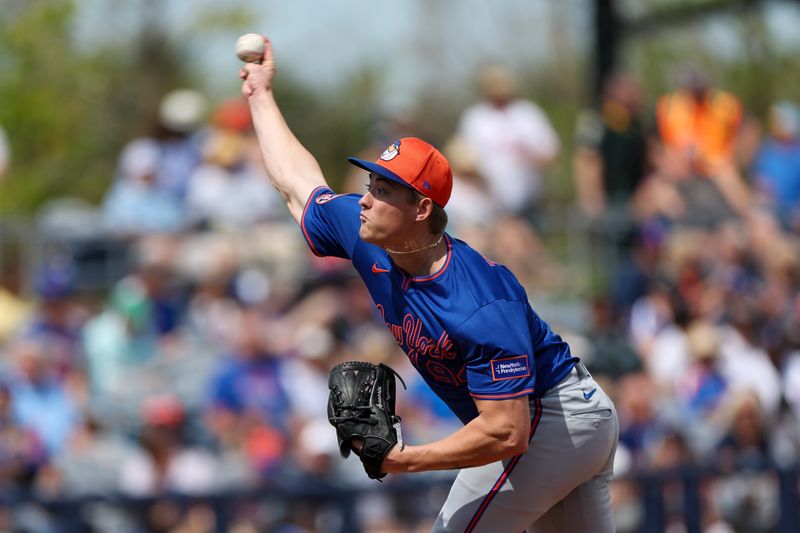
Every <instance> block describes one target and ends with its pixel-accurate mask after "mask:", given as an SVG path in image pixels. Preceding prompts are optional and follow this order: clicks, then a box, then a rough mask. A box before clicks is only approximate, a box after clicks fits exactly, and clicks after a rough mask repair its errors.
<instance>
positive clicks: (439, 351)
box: [301, 187, 578, 424]
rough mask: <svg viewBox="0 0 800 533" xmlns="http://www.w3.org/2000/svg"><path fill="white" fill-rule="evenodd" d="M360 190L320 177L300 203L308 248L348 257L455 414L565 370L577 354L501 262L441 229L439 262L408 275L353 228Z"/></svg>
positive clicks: (537, 385) (550, 380)
mask: <svg viewBox="0 0 800 533" xmlns="http://www.w3.org/2000/svg"><path fill="white" fill-rule="evenodd" d="M358 200H359V196H358V195H352V194H351V195H339V194H334V193H333V191H331V190H330V189H329V188H327V187H318V188H317V189H316V190H314V192H313V193H311V196H310V197H309V199H308V202H307V203H306V207H305V209H304V211H303V217H302V219H301V227H302V230H303V235H304V236H305V238H306V240H307V241H308V244H309V246H310V247H311V250H312V252H314V253H315V254H316V255H319V256H336V257H341V258H345V259H350V260H351V261H352V262H353V266H355V268H356V270H357V271H358V273H359V274H360V275H361V277H362V278H363V279H364V282H365V283H366V285H367V289H368V290H369V292H370V294H371V295H372V299H373V300H374V301H375V305H376V307H377V309H378V313H379V314H380V316H381V319H382V320H383V321H384V323H385V324H386V326H387V327H388V328H389V330H390V331H391V333H392V335H393V336H394V338H395V340H396V341H397V343H398V344H399V345H400V347H401V348H402V349H403V350H404V351H405V352H406V354H408V357H409V359H410V360H411V363H412V364H413V365H414V367H415V368H416V369H417V370H418V371H419V373H420V374H421V375H422V377H423V378H424V380H425V381H426V383H427V384H428V385H429V386H430V387H431V388H432V389H433V391H434V392H435V393H436V394H437V395H438V396H439V397H440V398H442V400H444V402H445V403H446V404H447V405H448V406H449V407H450V409H452V411H453V412H454V413H455V414H456V416H458V418H459V419H461V421H462V422H464V423H465V424H466V423H467V422H469V421H470V420H472V419H473V418H475V417H476V416H478V411H477V408H476V406H475V402H474V401H473V399H479V400H502V399H507V398H516V397H518V396H524V395H534V396H541V395H543V394H544V393H545V392H546V391H547V390H548V389H549V388H551V387H552V386H553V385H555V384H557V383H558V382H559V381H561V380H562V379H564V378H565V377H566V376H567V374H568V373H569V371H570V370H571V369H572V367H573V366H574V365H575V362H577V361H578V359H577V358H576V357H572V356H571V354H570V350H569V346H568V345H567V343H565V342H564V341H563V340H561V337H559V336H558V335H556V334H555V333H553V331H552V330H551V329H550V327H549V326H548V325H547V323H546V322H545V321H544V320H542V319H541V318H540V317H539V315H537V314H536V312H534V310H533V309H532V308H531V306H530V304H529V303H528V296H527V294H526V293H525V289H523V288H522V286H521V285H520V284H519V282H518V281H517V279H516V278H515V277H514V275H513V274H512V273H511V272H510V271H509V270H508V269H507V268H505V267H504V266H502V265H499V264H497V263H494V262H492V261H489V260H487V259H485V258H484V257H483V256H482V255H480V254H479V253H478V252H476V251H475V250H473V249H472V248H470V247H469V246H468V245H467V244H466V243H464V242H462V241H459V240H458V239H454V238H452V237H450V236H449V235H447V234H445V237H444V238H445V240H446V243H447V258H446V261H445V264H444V266H443V267H442V268H441V269H439V271H438V272H436V273H434V274H432V275H430V276H422V277H413V276H409V275H407V274H406V273H405V272H403V271H402V270H401V269H400V268H398V267H397V266H396V265H395V264H394V263H393V262H392V260H391V258H390V257H389V255H388V254H387V253H386V251H385V250H383V249H382V248H380V247H378V246H375V245H373V244H369V243H366V242H364V241H362V240H361V239H360V238H359V236H358V231H359V227H360V224H361V222H360V219H359V212H360V211H361V208H360V207H359V205H358Z"/></svg>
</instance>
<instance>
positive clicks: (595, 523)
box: [432, 363, 619, 533]
mask: <svg viewBox="0 0 800 533" xmlns="http://www.w3.org/2000/svg"><path fill="white" fill-rule="evenodd" d="M618 437H619V422H618V420H617V412H616V409H615V408H614V404H613V403H612V401H611V399H610V398H609V397H608V396H607V395H606V393H605V392H604V391H603V389H601V388H600V386H599V385H598V384H597V382H596V381H595V380H594V379H593V378H592V377H591V376H590V375H589V373H588V372H587V371H586V367H584V366H583V364H581V363H578V364H577V365H576V367H575V368H574V369H573V370H572V371H571V372H570V374H569V375H568V376H567V377H566V378H564V380H562V381H561V383H559V384H558V385H557V386H555V387H553V388H552V389H551V390H549V391H548V392H547V393H546V394H545V395H544V396H542V397H541V398H532V399H531V441H530V444H529V446H528V450H527V451H526V452H525V453H524V454H522V455H518V456H515V457H513V458H511V459H506V460H503V461H497V462H494V463H490V464H488V465H485V466H480V467H476V468H465V469H463V470H461V472H459V474H458V476H457V477H456V479H455V481H454V483H453V486H452V488H451V489H450V494H449V496H448V497H447V501H445V503H444V506H443V507H442V510H441V512H440V513H439V516H438V518H437V519H436V523H435V524H434V526H433V529H432V532H435V533H440V532H455V531H458V532H459V533H461V532H467V533H472V532H491V533H505V532H509V533H520V532H521V531H527V532H528V533H549V532H556V531H558V532H569V533H577V532H582V531H592V532H597V533H603V532H613V531H614V521H613V517H612V514H611V497H610V492H609V482H610V481H611V476H612V473H613V462H614V452H615V450H616V447H617V439H618Z"/></svg>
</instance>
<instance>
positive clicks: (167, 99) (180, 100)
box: [152, 89, 208, 198]
mask: <svg viewBox="0 0 800 533" xmlns="http://www.w3.org/2000/svg"><path fill="white" fill-rule="evenodd" d="M207 109H208V101H207V99H206V97H205V96H203V95H202V94H200V93H199V92H197V91H194V90H191V89H176V90H174V91H171V92H169V93H168V94H167V95H166V96H164V98H163V99H162V100H161V104H160V105H159V108H158V124H157V125H156V127H155V131H154V133H153V136H152V138H153V140H155V141H156V143H157V145H158V148H159V156H158V165H157V173H156V176H155V181H156V185H157V187H158V188H159V189H160V190H161V191H164V192H166V193H169V194H172V195H173V196H175V197H177V198H183V197H184V196H185V194H186V187H187V185H188V183H189V177H190V176H191V173H192V171H193V170H194V169H195V168H197V165H198V164H200V143H201V142H202V139H203V136H204V132H203V130H202V128H201V127H202V125H203V122H204V120H205V119H206V112H207Z"/></svg>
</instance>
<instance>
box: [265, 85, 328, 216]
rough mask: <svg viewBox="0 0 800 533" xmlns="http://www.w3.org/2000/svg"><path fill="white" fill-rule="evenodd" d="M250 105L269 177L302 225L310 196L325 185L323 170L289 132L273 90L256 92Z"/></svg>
mask: <svg viewBox="0 0 800 533" xmlns="http://www.w3.org/2000/svg"><path fill="white" fill-rule="evenodd" d="M249 103H250V112H251V114H252V117H253V127H254V128H255V131H256V135H257V136H258V144H259V147H260V149H261V156H262V157H263V159H264V166H265V167H266V170H267V174H269V177H270V180H271V181H272V184H273V185H274V186H275V188H276V189H278V191H279V192H280V193H281V194H282V195H283V197H284V198H285V199H286V203H287V204H288V206H289V210H290V211H291V213H292V216H294V218H295V220H297V221H298V222H299V221H300V218H301V216H302V213H303V208H304V206H305V203H306V200H307V199H308V196H309V195H310V194H311V192H312V191H313V190H314V189H315V188H317V187H319V186H321V185H326V182H325V178H324V177H323V175H322V170H321V169H320V167H319V164H318V163H317V161H316V159H314V156H312V155H311V154H310V153H309V152H308V150H306V149H305V148H304V147H303V145H302V144H300V141H298V140H297V137H295V136H294V134H293V133H292V131H291V130H290V129H289V126H288V124H286V120H285V119H284V118H283V115H282V114H281V111H280V109H279V108H278V104H277V102H276V101H275V97H274V95H273V93H272V91H271V90H259V91H256V92H255V93H253V94H252V95H250V97H249Z"/></svg>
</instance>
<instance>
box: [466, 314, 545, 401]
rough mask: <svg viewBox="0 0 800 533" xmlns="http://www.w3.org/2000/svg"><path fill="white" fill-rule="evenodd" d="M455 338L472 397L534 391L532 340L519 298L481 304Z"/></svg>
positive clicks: (502, 397) (513, 395)
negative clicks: (462, 358) (517, 299)
mask: <svg viewBox="0 0 800 533" xmlns="http://www.w3.org/2000/svg"><path fill="white" fill-rule="evenodd" d="M455 338H456V340H457V342H458V343H459V345H460V347H461V352H462V354H463V357H464V366H465V368H466V377H467V387H468V388H469V392H470V395H471V396H472V397H473V398H475V399H477V400H506V399H509V398H516V397H517V396H523V395H526V394H531V393H533V391H534V386H535V383H536V375H535V368H534V365H533V343H532V340H531V333H530V328H529V327H528V320H527V314H526V312H525V306H524V304H523V303H522V302H518V301H512V300H496V301H494V302H491V303H489V304H487V305H485V306H483V307H482V308H480V309H479V310H478V311H476V312H475V313H473V314H472V316H470V317H469V318H468V319H467V320H466V321H464V322H463V323H462V324H461V325H460V326H459V327H458V329H457V330H456V334H455Z"/></svg>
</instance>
